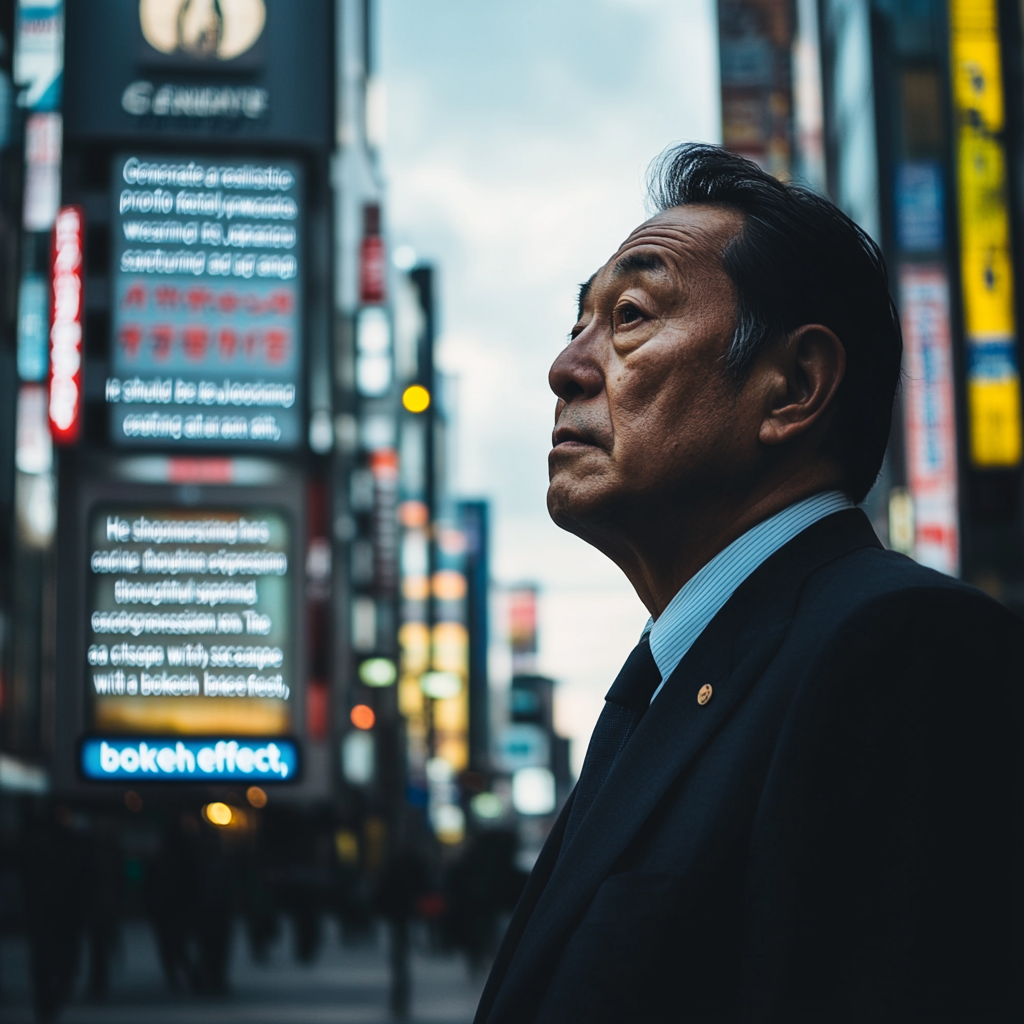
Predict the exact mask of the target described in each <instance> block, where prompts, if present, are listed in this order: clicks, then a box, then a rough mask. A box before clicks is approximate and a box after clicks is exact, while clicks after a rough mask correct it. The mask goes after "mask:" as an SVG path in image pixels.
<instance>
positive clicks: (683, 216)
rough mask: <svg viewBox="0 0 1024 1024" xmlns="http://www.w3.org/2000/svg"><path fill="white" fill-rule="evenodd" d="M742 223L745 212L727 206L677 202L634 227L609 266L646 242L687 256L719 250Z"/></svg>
mask: <svg viewBox="0 0 1024 1024" xmlns="http://www.w3.org/2000/svg"><path fill="white" fill-rule="evenodd" d="M742 227H743V215H742V214H741V213H740V212H739V211H738V210H733V209H730V208H729V207H727V206H713V205H711V204H691V205H688V206H673V207H670V208H669V209H667V210H662V211H661V212H660V213H657V214H655V215H654V216H653V217H651V219H650V220H646V221H644V223H643V224H641V225H640V226H639V227H637V228H634V229H633V231H631V232H630V234H629V236H628V237H627V238H626V240H625V241H624V242H623V243H622V244H621V245H620V246H619V248H618V250H617V251H616V253H615V255H614V256H613V257H612V258H611V259H610V260H609V261H608V264H606V266H611V267H613V268H614V265H615V263H617V262H618V261H619V260H620V259H621V257H622V256H624V255H626V254H627V253H630V252H632V251H633V250H636V249H639V248H641V247H646V246H649V247H651V248H653V249H662V250H665V254H666V255H667V256H668V257H669V258H672V257H675V258H677V259H685V260H689V259H692V258H694V257H706V256H707V255H709V254H710V253H715V254H718V253H720V252H721V250H722V249H723V248H724V247H725V244H726V243H727V242H728V241H729V239H730V238H732V237H733V236H734V235H735V234H736V233H737V232H738V231H739V230H740V229H741V228H742ZM602 269H604V268H602Z"/></svg>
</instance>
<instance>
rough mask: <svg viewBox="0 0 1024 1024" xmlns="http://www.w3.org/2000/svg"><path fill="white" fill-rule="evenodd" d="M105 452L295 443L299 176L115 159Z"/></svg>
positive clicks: (285, 166) (272, 168)
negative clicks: (115, 447) (108, 441)
mask: <svg viewBox="0 0 1024 1024" xmlns="http://www.w3.org/2000/svg"><path fill="white" fill-rule="evenodd" d="M113 171H114V173H113V183H112V195H113V204H114V209H113V216H112V235H113V242H112V268H111V281H112V288H111V299H112V318H111V319H112V328H111V329H112V345H111V349H112V355H111V364H110V375H109V376H108V378H107V381H106V388H105V398H106V401H107V404H108V406H109V408H110V425H111V432H112V439H113V441H114V443H115V444H119V445H131V446H146V447H171V448H177V447H190V448H262V449H271V450H273V449H288V448H294V447H295V446H296V445H298V444H299V442H300V440H301V438H302V436H303V432H302V422H303V420H302V403H301V386H300V382H301V379H302V322H303V319H302V318H303V308H302V281H303V272H302V271H303V249H302V244H303V236H302V172H301V168H300V166H299V165H298V164H297V163H295V162H294V161H288V160H277V161H268V160H260V159H247V158H236V159H234V160H233V161H232V162H231V163H220V162H218V161H215V160H207V159H206V158H202V157H195V158H186V157H173V158H172V157H167V156H146V155H140V154H122V155H120V156H118V157H116V158H115V160H114V169H113Z"/></svg>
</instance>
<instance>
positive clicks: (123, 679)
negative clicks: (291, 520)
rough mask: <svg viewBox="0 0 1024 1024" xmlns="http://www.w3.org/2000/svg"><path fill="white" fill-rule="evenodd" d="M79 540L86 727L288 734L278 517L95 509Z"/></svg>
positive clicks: (283, 567) (286, 592) (286, 572)
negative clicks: (83, 567)
mask: <svg viewBox="0 0 1024 1024" xmlns="http://www.w3.org/2000/svg"><path fill="white" fill-rule="evenodd" d="M89 542H90V543H89V547H88V559H89V574H88V588H87V590H88V605H87V608H86V614H87V615H88V624H87V630H86V633H87V642H86V649H85V650H84V651H82V654H81V657H83V658H84V661H85V664H86V666H87V670H86V681H87V682H86V688H87V691H88V696H89V704H90V706H91V708H92V715H91V720H90V723H89V724H90V727H91V729H92V730H94V731H95V733H98V734H106V733H120V734H129V735H131V734H143V735H145V734H150V735H168V734H172V735H188V734H193V735H211V734H213V735H216V734H218V733H219V734H220V735H221V736H232V735H234V736H239V735H250V736H251V735H255V736H280V735H282V734H286V733H288V732H289V731H291V728H292V719H293V715H292V706H293V703H294V701H293V694H292V688H293V685H294V680H293V671H294V667H293V660H294V659H293V653H292V639H291V624H290V614H289V613H290V608H291V588H292V577H291V574H290V560H289V552H290V547H291V544H290V530H289V526H288V523H287V521H286V520H285V518H284V517H283V516H282V515H281V514H280V513H279V512H275V511H269V510H266V509H232V510H220V509H218V510H211V509H203V510H200V509H182V508H176V509H153V508H114V507H100V508H97V509H95V510H94V511H93V513H92V516H91V518H90V522H89ZM97 756H99V755H97ZM197 756H198V755H197ZM111 763H113V761H112V760H111ZM198 763H199V762H198V761H197V764H198Z"/></svg>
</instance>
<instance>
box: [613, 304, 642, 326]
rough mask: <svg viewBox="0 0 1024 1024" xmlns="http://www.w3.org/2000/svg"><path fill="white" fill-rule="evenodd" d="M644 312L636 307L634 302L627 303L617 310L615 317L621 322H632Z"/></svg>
mask: <svg viewBox="0 0 1024 1024" xmlns="http://www.w3.org/2000/svg"><path fill="white" fill-rule="evenodd" d="M641 317H642V314H641V312H640V310H639V309H637V308H636V306H634V305H633V304H632V303H628V302H627V303H626V304H625V305H624V306H620V307H619V308H618V309H617V310H615V319H616V320H618V322H619V323H620V324H631V323H633V322H634V321H636V320H639V319H641Z"/></svg>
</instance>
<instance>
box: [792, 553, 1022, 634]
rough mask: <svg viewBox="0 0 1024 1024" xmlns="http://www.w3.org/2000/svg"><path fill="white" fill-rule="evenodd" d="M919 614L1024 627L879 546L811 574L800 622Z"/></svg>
mask: <svg viewBox="0 0 1024 1024" xmlns="http://www.w3.org/2000/svg"><path fill="white" fill-rule="evenodd" d="M915 609H919V610H921V611H922V612H924V611H925V610H930V612H931V613H933V614H936V615H938V616H939V617H940V618H941V617H944V614H950V615H953V616H957V615H960V616H963V617H964V618H965V621H964V623H963V624H964V625H966V621H967V620H970V619H974V618H979V619H983V620H992V621H994V622H999V623H1002V624H1004V625H1006V626H1010V625H1017V626H1019V627H1024V621H1022V620H1021V619H1019V618H1018V617H1017V616H1016V615H1014V614H1013V613H1012V612H1010V611H1009V610H1008V609H1007V608H1006V607H1005V606H1004V605H1002V604H1000V603H999V602H998V601H996V600H995V599H993V598H992V597H990V596H989V595H988V594H986V593H984V591H981V590H979V589H978V588H977V587H974V586H971V585H970V584H969V583H964V582H963V581H962V580H958V579H954V578H953V577H952V576H947V575H945V574H944V573H941V572H936V571H935V570H934V569H929V568H927V567H925V566H923V565H919V564H918V563H917V562H915V561H913V559H910V558H907V557H906V556H905V555H900V554H897V553H896V552H895V551H887V550H885V549H884V548H880V547H877V548H876V547H870V548H860V549H858V550H856V551H852V552H849V553H848V554H845V555H843V556H842V557H840V558H837V559H835V560H834V561H831V562H829V563H827V564H825V565H823V566H820V567H819V568H818V569H817V570H816V571H815V572H814V573H812V574H811V575H810V576H809V577H808V579H807V581H806V582H805V585H804V587H803V590H802V593H801V596H800V600H799V602H798V605H797V617H798V618H804V617H809V618H811V619H816V620H818V621H819V622H820V625H821V627H823V628H825V629H827V628H828V626H829V625H832V626H835V627H840V626H842V625H843V624H844V623H847V622H850V621H854V620H859V621H861V622H863V621H865V620H870V619H872V618H882V617H885V616H888V615H896V616H900V615H907V614H911V615H912V614H913V612H914V610H915Z"/></svg>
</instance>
